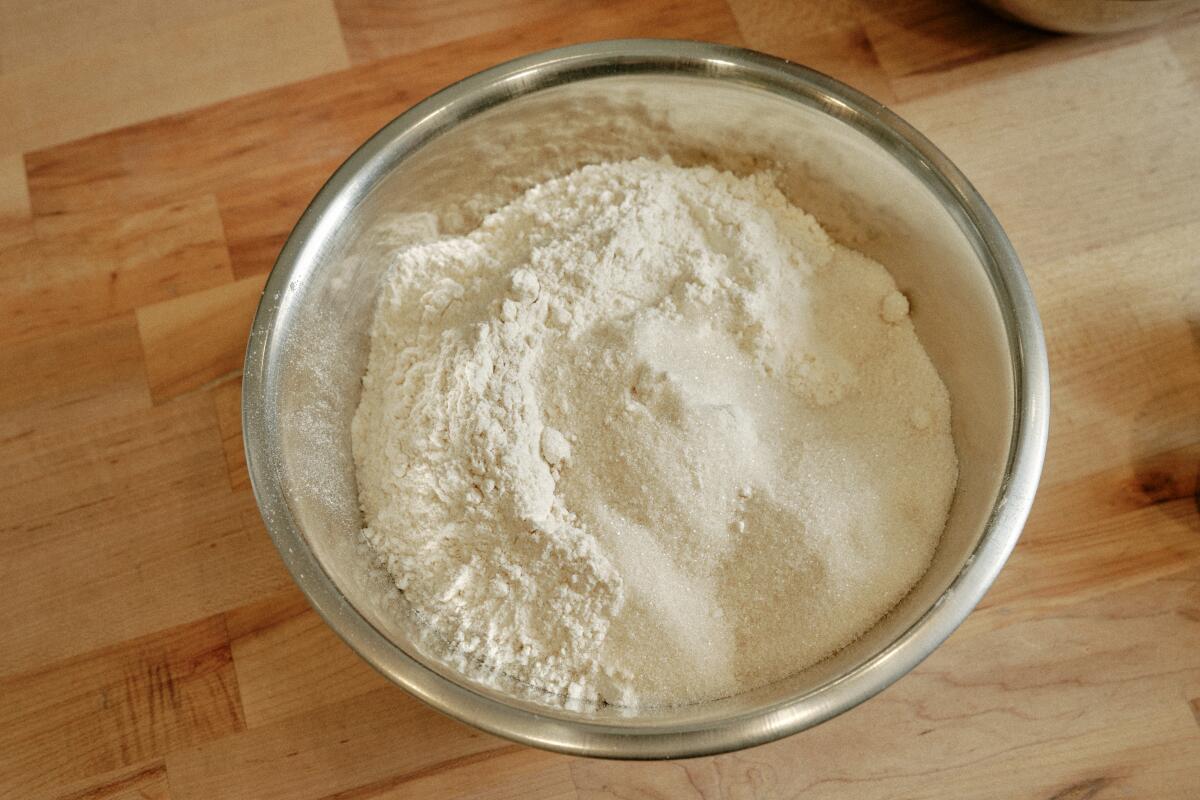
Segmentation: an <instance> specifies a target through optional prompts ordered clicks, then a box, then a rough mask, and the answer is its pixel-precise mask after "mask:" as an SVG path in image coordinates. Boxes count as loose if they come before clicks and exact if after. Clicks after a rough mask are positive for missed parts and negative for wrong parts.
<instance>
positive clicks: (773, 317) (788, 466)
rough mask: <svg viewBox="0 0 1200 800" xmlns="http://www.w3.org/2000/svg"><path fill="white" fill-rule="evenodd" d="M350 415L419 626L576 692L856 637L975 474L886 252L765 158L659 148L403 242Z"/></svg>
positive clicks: (612, 691)
mask: <svg viewBox="0 0 1200 800" xmlns="http://www.w3.org/2000/svg"><path fill="white" fill-rule="evenodd" d="M353 442H354V456H355V463H356V467H357V477H358V483H359V491H360V500H361V504H362V510H363V513H364V517H365V520H366V528H365V531H364V535H365V538H366V540H367V542H368V543H369V544H370V546H371V547H372V548H373V549H374V550H375V551H376V552H377V554H378V555H379V557H380V560H381V563H382V564H383V565H384V566H385V567H386V569H387V570H388V571H389V572H390V574H391V575H392V577H393V578H394V579H395V582H396V585H397V586H398V587H399V588H400V589H401V590H402V591H403V592H404V595H405V597H406V598H407V600H408V601H409V603H410V604H411V606H412V608H413V610H414V611H415V612H416V614H417V615H418V617H419V618H420V619H421V620H422V624H423V625H424V626H425V627H426V629H427V630H428V631H430V632H431V633H432V634H434V635H436V637H438V638H439V639H440V640H442V641H443V642H445V643H448V645H449V648H450V650H451V651H452V652H453V653H454V654H456V656H457V657H458V658H461V659H463V660H464V661H470V662H473V663H476V664H483V665H486V666H487V667H488V668H490V669H494V670H496V671H497V672H499V673H502V674H503V675H506V676H508V677H509V678H511V679H515V680H517V681H519V682H522V683H525V684H528V685H530V686H532V687H536V688H537V689H540V690H544V692H545V693H546V698H547V699H548V701H549V702H557V703H562V704H565V705H568V706H572V707H579V706H586V705H590V704H596V703H612V704H621V705H626V706H635V705H639V704H640V705H643V706H645V705H659V704H679V703H687V702H693V701H697V700H703V699H707V698H713V697H719V696H724V695H729V694H733V693H736V692H738V691H742V690H745V689H749V688H753V687H756V686H760V685H763V684H766V683H768V682H770V681H773V680H777V679H779V678H782V677H785V676H787V675H789V674H792V673H794V672H796V671H797V670H799V669H801V668H803V667H805V666H807V665H810V664H813V663H815V662H817V661H819V660H821V659H822V658H825V657H827V656H828V655H830V654H831V653H833V652H835V651H836V650H838V649H840V648H842V647H844V646H845V645H847V644H848V643H850V642H851V641H853V640H854V639H855V638H856V637H858V636H860V635H861V634H862V633H863V632H864V631H865V630H866V629H868V628H869V627H871V626H872V625H873V624H874V623H875V622H876V621H877V620H878V619H879V618H880V617H882V616H883V615H884V614H885V613H887V611H888V610H890V609H891V608H892V606H894V605H895V604H896V603H897V602H898V601H899V600H900V599H901V598H902V597H903V596H904V595H905V594H906V593H907V592H908V590H909V589H910V588H911V587H912V585H913V584H914V583H915V582H916V581H917V580H918V579H919V578H920V576H921V575H922V573H923V572H924V570H925V569H926V567H927V566H928V564H929V561H930V559H931V557H932V554H933V551H934V549H935V547H936V545H937V542H938V539H939V537H940V535H941V531H942V528H943V526H944V524H945V520H946V516H947V513H948V509H949V504H950V500H951V496H952V494H953V490H954V485H955V481H956V477H957V462H956V458H955V453H954V447H953V442H952V440H951V436H950V408H949V399H948V396H947V393H946V389H945V386H944V385H943V384H942V382H941V380H940V379H939V377H938V375H937V373H936V371H935V370H934V368H933V366H932V364H931V363H930V361H929V358H928V357H927V355H926V354H925V352H924V350H923V349H922V347H921V345H920V343H919V342H918V340H917V337H916V334H915V333H914V331H913V328H912V325H911V323H910V321H909V319H908V302H907V300H906V299H905V296H904V295H903V294H901V293H900V292H898V291H897V289H896V285H895V283H894V281H893V280H892V278H891V276H890V275H889V274H888V272H887V271H886V270H885V269H884V268H883V267H882V266H880V265H879V264H878V263H876V262H874V261H872V260H870V259H868V258H866V257H865V256H862V255H860V254H858V253H855V252H853V251H851V250H848V249H846V248H844V247H841V246H840V245H837V244H836V243H834V242H832V241H831V240H830V239H829V238H828V237H827V236H826V234H825V233H824V231H823V230H822V229H821V228H820V226H819V225H818V224H817V223H816V221H815V220H813V218H812V217H810V216H808V215H807V214H805V213H804V212H803V211H801V210H800V209H798V208H796V207H795V206H793V205H791V204H790V203H789V202H788V201H787V200H786V199H785V198H784V197H783V196H782V195H781V194H780V193H779V191H778V190H777V189H776V188H775V185H774V183H773V181H772V179H771V176H769V175H766V174H760V175H754V176H750V177H737V176H734V175H732V174H729V173H723V172H718V171H716V170H713V169H710V168H688V169H685V168H681V167H678V166H675V165H673V164H671V163H669V162H667V161H650V160H645V159H641V160H636V161H629V162H621V163H609V164H601V165H596V166H589V167H585V168H583V169H580V170H578V171H576V172H574V173H572V174H570V175H567V176H565V177H561V178H558V179H555V180H551V181H548V182H546V183H543V184H541V185H539V186H536V187H534V188H533V189H531V190H529V191H528V192H527V193H525V194H524V195H523V196H522V197H520V198H518V199H517V200H515V201H514V202H512V203H511V204H509V205H507V206H506V207H504V208H502V209H500V210H498V211H496V212H494V213H493V214H491V215H490V216H488V217H487V218H486V219H485V220H484V222H483V223H482V225H481V226H480V227H479V228H478V229H477V230H475V231H474V232H472V233H470V234H469V235H467V236H463V237H454V238H442V239H440V240H438V241H436V242H434V243H432V244H428V245H422V246H418V247H413V248H410V249H407V250H404V251H403V252H401V253H399V254H398V256H397V260H396V262H395V264H394V265H393V266H392V267H391V268H390V270H389V271H388V273H387V274H386V277H385V279H384V283H383V286H382V295H381V297H380V300H379V304H378V308H377V311H376V317H375V321H374V327H373V330H372V342H371V350H370V358H369V364H368V369H367V372H366V375H365V377H364V379H363V397H362V402H361V405H360V407H359V409H358V412H357V414H356V416H355V418H354V425H353Z"/></svg>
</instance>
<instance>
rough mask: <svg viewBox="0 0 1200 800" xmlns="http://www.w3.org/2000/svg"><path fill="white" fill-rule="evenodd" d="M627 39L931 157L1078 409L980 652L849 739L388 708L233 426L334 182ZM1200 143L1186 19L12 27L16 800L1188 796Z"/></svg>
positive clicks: (5, 145)
mask: <svg viewBox="0 0 1200 800" xmlns="http://www.w3.org/2000/svg"><path fill="white" fill-rule="evenodd" d="M513 20H517V21H516V22H514V21H513ZM624 36H671V37H680V38H699V39H709V40H716V41H722V42H730V43H737V44H745V45H748V46H751V47H755V48H758V49H762V50H765V51H767V52H771V53H775V54H777V55H781V56H785V57H788V58H792V59H794V60H797V61H800V62H803V63H807V64H810V65H812V66H815V67H817V68H819V69H823V70H825V71H827V72H830V73H832V74H833V75H835V76H837V77H839V78H842V79H844V80H846V81H848V82H849V83H851V84H853V85H855V86H857V87H860V88H862V89H863V90H865V91H867V92H868V93H870V94H872V95H874V96H875V97H877V98H879V99H880V100H882V101H884V102H886V103H888V104H890V105H892V106H893V107H894V108H895V109H896V110H897V111H898V112H899V113H900V114H901V115H903V116H904V117H906V118H907V119H908V120H910V121H911V122H912V123H914V124H915V125H916V126H917V127H918V128H920V129H921V130H922V131H924V132H925V133H926V134H928V135H929V136H930V137H931V138H932V139H933V140H934V141H935V142H936V143H937V144H938V145H939V146H941V147H942V148H943V149H944V150H945V151H946V152H947V153H948V154H949V155H950V157H951V158H953V159H954V160H955V161H956V162H957V163H958V164H959V166H961V167H962V169H963V170H964V171H965V172H966V173H967V175H968V176H969V177H970V178H971V179H972V180H973V181H974V182H975V183H976V185H977V186H978V187H979V189H980V190H981V191H982V193H983V195H984V196H985V197H986V198H987V200H988V201H989V202H990V203H991V204H992V205H993V207H994V208H995V210H996V212H997V214H998V215H999V217H1000V219H1001V221H1002V222H1003V223H1004V225H1005V226H1006V228H1007V229H1008V231H1009V232H1010V234H1011V236H1012V239H1013V241H1014V242H1015V244H1016V246H1017V249H1018V250H1019V252H1020V253H1021V256H1022V257H1023V259H1024V261H1025V264H1026V267H1027V270H1028V272H1029V275H1030V279H1031V281H1032V284H1033V287H1034V290H1035V292H1036V295H1037V299H1038V303H1039V306H1040V309H1041V313H1042V316H1043V320H1044V322H1045V327H1046V339H1047V342H1048V346H1049V352H1050V361H1051V373H1052V380H1053V386H1054V397H1053V416H1052V420H1051V429H1052V430H1051V439H1050V446H1049V452H1048V454H1047V461H1046V470H1045V475H1044V478H1043V480H1042V485H1041V489H1040V492H1039V494H1038V498H1037V502H1036V504H1035V507H1034V510H1033V514H1032V517H1031V519H1030V521H1029V524H1028V526H1027V528H1026V530H1025V534H1024V536H1023V538H1022V539H1021V543H1020V545H1019V546H1018V547H1017V549H1016V552H1015V553H1014V554H1013V556H1012V559H1011V560H1010V562H1009V564H1008V566H1007V567H1006V568H1005V570H1004V572H1003V574H1002V575H1001V577H1000V579H999V580H998V581H997V583H996V585H995V586H994V588H993V589H992V591H991V592H990V593H989V594H988V595H987V597H986V599H985V600H984V602H983V604H982V605H981V607H980V608H979V609H978V610H977V611H976V612H975V613H974V614H972V615H971V617H970V618H969V619H968V620H967V622H966V623H965V624H964V625H963V626H962V628H961V629H960V630H959V631H958V632H957V633H955V634H954V635H953V636H952V637H951V638H950V640H949V641H948V642H947V643H946V644H945V645H944V646H942V647H941V648H940V649H938V650H937V652H935V653H934V654H933V655H932V656H931V657H930V658H929V659H928V660H927V661H926V662H925V663H924V664H922V665H921V666H920V667H919V668H918V669H917V670H915V671H914V672H913V673H912V674H910V675H908V676H907V677H905V678H904V679H902V680H901V681H900V682H899V683H898V684H896V685H895V686H894V687H892V688H891V689H889V690H887V691H885V692H884V693H883V694H881V695H880V696H878V697H876V698H875V699H873V700H871V701H869V702H867V703H865V704H864V705H862V706H860V707H859V708H857V709H855V710H853V711H851V712H849V713H847V714H845V715H843V716H841V717H839V718H837V719H835V720H833V721H831V722H828V723H826V724H824V725H821V726H820V727H818V728H816V729H814V730H812V731H809V732H806V733H803V734H800V735H797V736H794V737H791V738H789V739H786V740H783V741H780V742H777V743H774V744H770V745H766V746H763V747H758V748H755V749H752V750H748V751H745V752H741V753H736V754H731V755H725V756H720V757H716V758H704V759H698V760H692V761H687V762H678V763H666V762H664V763H650V764H621V763H608V762H595V761H588V760H583V759H575V758H567V757H563V756H558V755H551V754H547V753H543V752H539V751H536V750H531V749H527V748H524V747H520V746H516V745H513V744H510V743H508V742H505V741H502V740H499V739H496V738H493V737H491V736H488V735H484V734H481V733H478V732H476V731H474V730H472V729H470V728H468V727H466V726H464V725H461V724H459V723H456V722H453V721H451V720H449V719H447V718H445V717H443V716H442V715H441V714H439V713H437V712H435V711H432V710H430V709H428V708H426V707H425V706H423V705H422V704H421V703H419V702H417V701H416V700H414V699H412V698H411V697H409V696H408V695H407V694H405V693H404V692H403V691H400V690H399V689H396V688H393V687H392V686H390V685H389V684H387V683H386V682H385V681H384V680H383V679H382V678H380V677H379V676H378V675H376V674H375V673H374V672H373V671H372V670H370V669H369V668H368V667H366V666H365V665H364V664H363V663H362V662H361V661H360V660H359V659H358V658H357V657H356V656H355V655H354V654H353V653H352V652H350V651H349V649H348V648H347V647H346V646H344V645H343V644H342V643H341V642H340V640H338V639H337V637H336V636H334V635H333V634H332V633H331V632H330V631H329V629H327V628H326V627H325V625H324V624H323V623H322V622H321V621H320V620H319V619H318V618H317V617H316V615H315V614H314V613H313V612H312V611H311V610H310V609H309V608H308V607H307V605H306V604H305V602H304V599H303V598H302V597H301V596H300V594H299V593H298V591H297V590H296V589H295V588H294V587H293V585H292V583H291V581H290V579H289V577H288V575H287V574H286V572H285V571H284V569H283V566H282V564H281V562H280V560H279V558H278V556H277V555H276V553H275V551H274V549H273V548H272V546H271V543H270V541H269V539H268V537H267V534H266V532H265V530H264V529H263V526H262V523H261V522H260V520H259V517H258V513H257V510H256V508H255V505H254V501H253V499H252V498H251V495H250V491H249V487H248V484H247V479H246V468H245V464H244V462H243V459H242V454H241V434H240V431H239V417H238V398H239V391H240V380H239V368H240V363H241V359H242V354H243V348H244V345H245V337H246V332H247V327H248V324H249V321H250V318H251V315H252V314H253V311H254V307H255V303H256V300H257V296H258V293H259V290H260V287H261V285H262V283H263V280H264V277H265V275H266V272H267V271H268V270H269V269H270V266H271V263H272V261H273V259H274V257H275V254H276V252H277V251H278V249H279V247H280V244H281V243H282V242H283V240H284V238H285V236H286V235H287V233H288V231H289V229H290V228H291V226H292V224H293V223H294V222H295V220H296V218H297V216H298V215H299V213H300V211H301V210H302V209H303V207H304V205H305V204H306V203H307V201H308V200H309V198H310V197H311V196H312V195H313V193H314V192H315V190H316V189H317V187H318V186H319V185H320V184H321V183H322V181H323V180H324V179H325V178H326V176H328V175H329V173H330V172H331V171H332V170H333V168H334V167H335V166H336V165H337V164H338V163H339V162H340V161H341V160H342V159H343V158H345V156H346V155H347V154H348V153H350V151H351V150H352V149H353V148H354V147H355V146H357V145H358V144H359V143H360V142H361V141H363V140H364V139H365V138H366V137H367V136H368V135H369V134H371V133H372V132H374V131H375V130H376V129H377V128H379V127H380V126H382V125H383V124H384V123H385V122H386V121H388V120H389V119H391V118H392V117H394V116H395V115H396V114H398V113H399V112H401V111H403V110H404V109H405V108H407V107H408V106H410V105H411V104H413V103H414V102H416V101H417V100H419V99H420V98H422V97H424V96H425V95H427V94H429V93H430V92H432V91H434V90H436V89H438V88H440V87H442V86H444V85H446V84H448V83H450V82H451V81H453V80H455V79H458V78H460V77H463V76H465V75H467V74H469V73H471V72H474V71H476V70H478V69H480V68H483V67H485V66H489V65H491V64H494V63H496V62H499V61H501V60H504V59H507V58H510V57H513V56H516V55H519V54H522V53H526V52H529V51H533V50H538V49H542V48H546V47H549V46H552V45H559V44H564V43H567V42H571V41H578V40H583V39H596V38H609V37H624ZM1198 131H1200V16H1198V15H1196V14H1193V15H1192V16H1191V17H1189V18H1188V19H1186V20H1184V21H1181V22H1177V23H1174V24H1171V25H1168V26H1164V27H1161V28H1158V29H1153V30H1150V31H1146V32H1142V33H1138V34H1132V35H1124V36H1118V37H1109V38H1069V37H1056V36H1050V35H1047V34H1043V33H1039V32H1036V31H1033V30H1030V29H1025V28H1021V27H1018V26H1015V25H1011V24H1008V23H1005V22H1002V21H999V20H997V19H994V18H992V17H991V16H990V15H988V14H987V13H985V12H983V11H981V10H978V9H977V8H975V7H974V6H970V5H965V4H962V3H959V2H952V1H951V0H946V1H945V2H939V1H936V0H900V1H899V2H885V1H884V0H857V1H855V0H840V2H835V3H817V2H807V3H806V2H785V1H784V0H770V1H769V2H752V0H728V2H726V0H691V2H686V3H685V2H679V1H678V0H617V1H616V2H609V3H599V2H585V3H575V2H568V0H502V1H501V2H499V3H495V2H493V3H482V2H476V0H450V1H449V2H436V1H435V0H414V1H413V2H407V3H400V4H395V5H389V4H385V3H377V2H373V1H372V0H277V1H276V2H262V1H261V0H253V1H252V2H240V0H239V1H238V2H234V0H212V1H211V2H205V3H198V2H188V1H187V0H173V1H172V2H164V3H159V4H155V5H154V6H153V7H151V6H147V5H146V4H141V3H133V2H121V3H111V2H101V0H70V1H69V2H68V0H60V2H54V3H29V4H27V3H17V2H4V3H0V465H2V468H0V509H2V510H0V587H2V596H3V603H2V604H0V796H2V797H5V798H9V797H12V798H91V799H93V800H94V799H96V798H171V799H172V800H186V799H187V798H202V799H207V798H219V797H233V798H343V799H348V798H355V799H356V800H381V799H382V798H401V797H403V798H423V797H437V798H442V797H454V796H470V797H480V798H500V797H507V798H558V797H565V798H574V797H579V798H602V797H613V798H706V799H708V800H711V799H712V798H751V797H754V798H760V797H800V796H803V797H805V798H827V797H828V798H834V797H837V798H843V797H850V798H900V797H905V798H918V797H920V798H955V799H958V798H1017V797H1019V798H1037V799H1039V800H1052V799H1054V798H1057V800H1068V799H1070V800H1084V799H1085V798H1101V799H1103V798H1114V799H1116V798H1155V799H1156V800H1161V799H1162V798H1196V797H1200V725H1198V724H1197V720H1198V716H1200V516H1198V499H1197V472H1198V470H1200V134H1198V133H1197V132H1198Z"/></svg>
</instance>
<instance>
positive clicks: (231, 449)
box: [213, 376, 250, 492]
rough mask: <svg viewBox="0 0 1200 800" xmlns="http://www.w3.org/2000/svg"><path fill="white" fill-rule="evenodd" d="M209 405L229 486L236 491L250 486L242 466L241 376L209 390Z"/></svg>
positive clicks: (244, 461) (243, 451)
mask: <svg viewBox="0 0 1200 800" xmlns="http://www.w3.org/2000/svg"><path fill="white" fill-rule="evenodd" d="M213 407H214V408H215V409H216V411H217V426H218V427H219V428H220V430H221V447H222V448H223V449H224V451H225V469H226V470H227V471H228V472H229V488H230V489H232V490H233V491H235V492H236V491H240V490H243V489H249V488H250V474H249V472H248V471H247V469H246V452H245V449H244V443H243V441H242V379H241V377H240V376H239V377H236V378H233V379H231V380H229V381H226V382H225V383H222V384H219V385H218V386H216V387H215V388H214V389H213Z"/></svg>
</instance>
